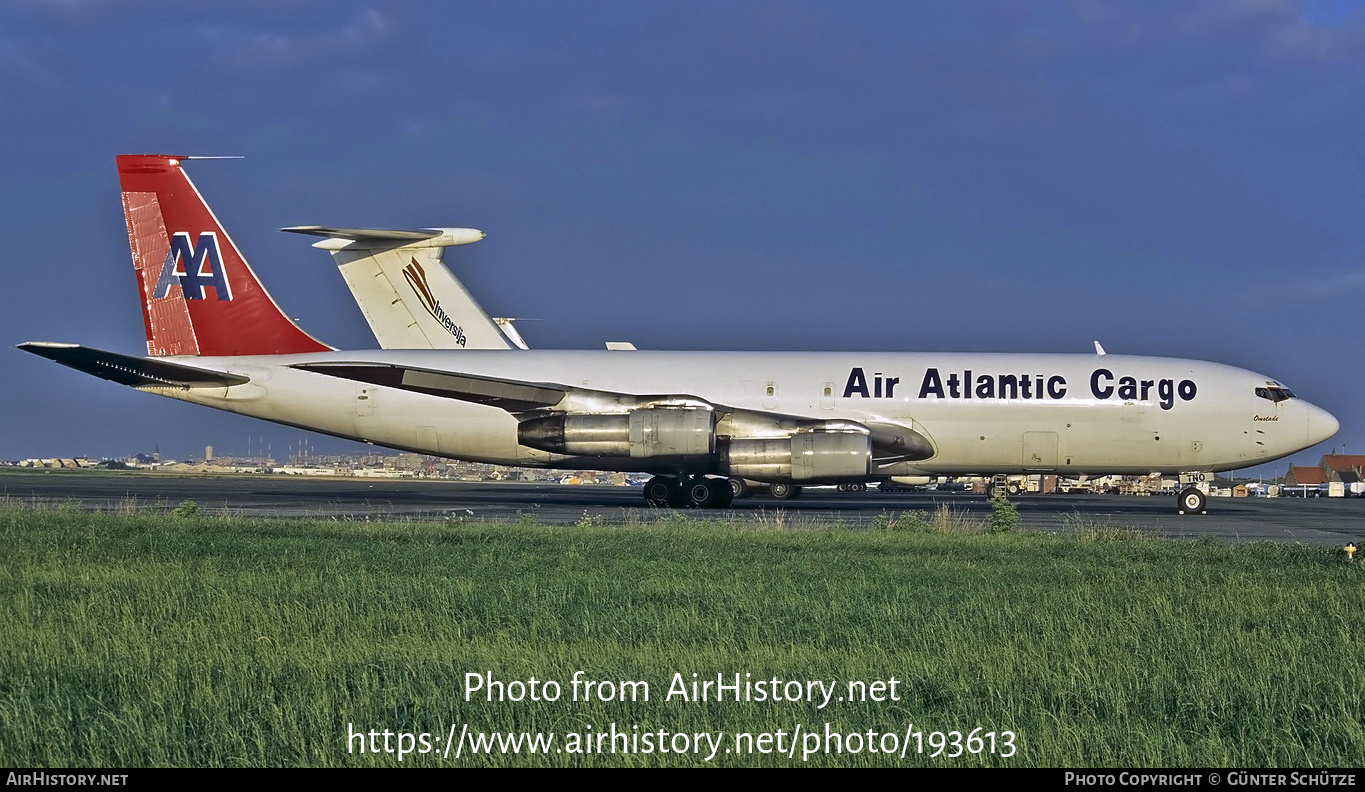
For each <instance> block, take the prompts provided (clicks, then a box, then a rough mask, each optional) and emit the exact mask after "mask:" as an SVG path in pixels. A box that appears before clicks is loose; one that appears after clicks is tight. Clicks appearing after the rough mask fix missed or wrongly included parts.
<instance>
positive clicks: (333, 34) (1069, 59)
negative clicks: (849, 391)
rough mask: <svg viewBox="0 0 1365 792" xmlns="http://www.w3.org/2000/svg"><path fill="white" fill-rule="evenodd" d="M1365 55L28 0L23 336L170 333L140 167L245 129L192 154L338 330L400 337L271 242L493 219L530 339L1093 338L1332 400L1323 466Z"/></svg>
mask: <svg viewBox="0 0 1365 792" xmlns="http://www.w3.org/2000/svg"><path fill="white" fill-rule="evenodd" d="M1362 67H1365V8H1362V3H1359V2H1343V1H1342V0H1316V1H1311V2H1289V1H1288V0H1284V1H1281V0H1247V1H1245V2H1225V1H1222V0H1182V1H1181V2H1148V3H1108V2H1080V1H1078V2H1059V3H1024V2H1000V3H975V4H961V3H913V4H912V3H872V2H855V3H839V4H835V3H803V2H772V3H768V2H747V3H734V2H724V3H705V2H687V3H664V2H642V1H641V0H632V1H631V2H621V3H612V2H600V1H599V2H592V3H585V4H570V3H551V2H528V3H518V2H499V3H458V2H450V3H432V4H418V3H382V4H379V3H368V4H367V3H349V2H332V3H326V4H314V3H299V2H238V3H232V4H221V5H209V4H185V3H170V2H127V3H118V4H110V3H100V2H93V1H91V2H85V1H83V0H65V1H63V0H48V1H47V2H38V1H36V0H35V1H32V2H30V1H27V0H11V2H7V3H5V4H4V5H3V6H0V107H3V108H4V121H3V123H0V139H2V140H3V142H4V144H5V148H6V150H8V151H10V152H11V160H10V164H9V166H8V167H7V169H6V176H5V179H4V189H3V190H2V191H0V210H3V211H2V213H0V216H3V218H4V219H5V223H6V226H7V228H6V229H5V230H6V234H5V237H6V240H7V242H8V244H7V246H6V247H7V251H6V252H7V256H6V259H7V261H6V272H7V273H8V280H9V288H8V289H6V290H5V293H4V297H3V300H4V303H3V304H4V308H5V309H4V311H0V330H3V332H2V333H0V337H3V338H4V339H7V343H10V344H13V343H19V342H22V341H27V340H62V341H76V342H80V343H85V344H89V345H92V346H97V347H103V348H107V349H114V350H119V351H124V352H133V353H136V352H140V351H143V350H144V349H145V346H144V338H143V333H142V326H141V320H140V316H139V311H138V307H137V295H136V291H135V286H134V283H133V278H132V274H131V266H130V263H129V254H128V249H127V238H126V236H125V233H124V230H123V219H122V214H121V211H120V206H119V198H118V185H117V178H116V174H115V171H114V163H113V158H114V155H116V154H121V153H157V152H169V153H190V154H237V155H244V156H245V157H246V159H245V160H227V161H221V162H202V163H193V164H192V168H191V170H190V174H191V177H192V178H193V179H194V180H195V182H196V184H197V185H198V187H199V189H200V191H201V192H202V193H203V194H204V195H205V197H206V198H207V199H208V201H209V202H210V204H211V205H212V206H213V208H214V209H215V211H216V212H217V214H218V216H219V218H220V219H221V220H222V221H223V222H224V224H225V225H226V226H227V228H228V229H229V231H230V232H231V233H232V235H233V237H234V239H235V240H236V242H237V243H238V245H239V246H240V247H241V248H242V250H243V252H244V253H245V254H246V256H247V258H248V259H249V260H250V261H251V262H252V265H253V267H254V268H255V269H256V270H257V272H258V274H259V275H260V276H261V278H262V280H263V281H264V282H265V283H266V285H267V287H268V288H270V290H271V292H272V294H273V295H274V297H275V298H276V300H277V301H278V302H279V303H280V304H281V305H282V306H283V307H284V308H285V310H286V311H287V312H288V313H289V314H290V315H292V316H295V317H297V318H298V319H299V320H300V322H301V324H302V325H303V326H304V327H305V328H306V329H308V330H309V331H311V332H313V333H314V334H315V335H317V336H319V337H320V338H322V339H323V340H325V341H327V342H329V343H332V344H334V345H337V346H342V347H352V348H355V347H372V346H374V341H373V338H372V337H371V336H370V335H369V333H368V331H367V329H366V328H365V324H364V320H363V319H362V317H361V316H360V314H359V312H358V310H357V309H356V307H355V305H354V303H353V301H352V300H351V299H350V297H349V295H348V293H347V292H346V289H345V286H344V284H343V283H342V281H341V278H340V276H339V275H338V274H337V273H336V271H335V268H334V267H333V266H332V264H331V262H330V259H329V258H328V257H327V256H326V255H325V254H324V253H322V252H320V251H317V250H313V249H311V248H309V247H308V240H307V239H306V238H302V237H297V236H294V235H289V234H281V233H278V231H276V230H275V229H278V228H279V227H281V226H287V225H300V224H329V225H361V226H375V227H384V226H394V227H412V226H432V225H454V226H472V227H477V228H481V229H483V230H485V231H487V232H488V238H487V239H486V240H485V241H484V242H481V243H479V244H478V245H474V246H471V247H467V248H462V249H457V250H454V251H452V252H451V255H450V256H448V261H449V262H450V263H451V264H452V266H453V267H454V269H455V270H456V272H457V273H458V274H459V275H460V276H461V277H462V278H464V280H465V282H466V284H467V285H468V286H469V287H470V289H471V291H473V292H474V294H475V295H476V296H478V297H479V298H480V299H481V300H482V301H483V302H484V304H485V306H486V307H487V308H488V309H489V310H490V311H491V312H492V313H494V314H495V315H512V316H522V317H535V318H538V319H540V320H541V321H538V322H527V323H524V324H522V325H521V328H522V330H523V332H524V334H525V336H526V337H527V340H528V341H529V342H530V343H531V344H532V345H533V346H537V347H547V348H549V347H562V348H592V347H598V346H599V345H600V343H601V342H602V341H604V340H616V339H629V340H631V341H634V342H635V343H636V345H637V346H639V347H641V348H668V349H688V348H693V349H820V350H835V349H863V350H916V351H921V350H922V351H959V350H960V351H1020V352H1024V351H1040V352H1086V351H1089V350H1090V349H1091V340H1092V339H1100V340H1101V341H1102V342H1103V343H1104V345H1105V346H1106V348H1107V349H1108V350H1109V351H1110V352H1123V353H1132V354H1149V355H1164V356H1177V357H1191V358H1200V359H1207V360H1217V361H1220V362H1224V363H1230V364H1233V365H1238V366H1244V367H1246V368H1250V369H1252V370H1255V371H1260V372H1264V373H1266V374H1268V375H1271V376H1274V377H1276V378H1278V379H1280V380H1282V381H1284V382H1285V383H1287V384H1289V385H1290V386H1291V387H1293V388H1294V389H1295V390H1296V391H1298V392H1299V393H1300V394H1301V395H1302V396H1304V397H1305V398H1308V399H1309V400H1310V401H1313V402H1314V403H1317V404H1320V405H1321V406H1323V407H1325V408H1326V409H1328V410H1330V411H1331V412H1333V413H1334V414H1335V415H1337V417H1338V418H1339V419H1340V420H1341V423H1342V431H1341V433H1340V434H1339V435H1338V436H1337V437H1336V438H1334V439H1333V440H1332V441H1329V442H1328V443H1327V444H1325V446H1324V447H1322V448H1318V449H1314V450H1311V451H1306V452H1303V453H1301V454H1299V455H1298V456H1297V457H1296V461H1303V462H1315V461H1316V460H1317V457H1318V455H1319V454H1320V453H1322V452H1324V451H1327V450H1331V449H1332V448H1333V447H1335V448H1337V449H1339V450H1340V449H1344V450H1346V451H1354V452H1361V451H1365V428H1363V427H1362V424H1361V420H1360V405H1361V396H1360V394H1362V393H1365V367H1363V366H1362V365H1361V363H1362V353H1361V345H1360V341H1359V338H1360V329H1361V324H1362V323H1361V305H1362V299H1363V298H1365V255H1363V254H1365V222H1362V221H1365V172H1363V171H1365V167H1362V130H1365V69H1363V68H1362ZM0 377H2V378H3V381H4V382H5V383H7V384H8V386H9V401H8V405H7V407H6V408H5V410H4V413H3V415H4V421H3V424H0V427H2V431H0V458H20V457H26V456H34V455H62V456H70V455H81V454H84V455H88V456H92V457H97V456H105V455H115V454H126V453H130V452H134V451H140V450H146V449H150V448H151V447H152V446H153V445H159V446H160V447H161V449H162V451H163V452H165V453H166V454H167V455H173V456H190V455H194V454H199V453H202V449H203V446H204V445H208V444H212V445H214V446H215V448H217V449H218V451H219V453H244V452H245V451H246V438H247V437H248V436H250V437H252V438H265V442H267V443H269V444H271V445H272V447H273V448H274V450H275V451H276V454H277V455H280V453H281V451H280V450H281V449H283V448H285V447H287V445H288V444H289V443H291V442H297V440H298V438H299V437H300V433H299V432H298V431H296V430H290V429H285V428H277V427H274V426H271V425H269V424H265V423H262V422H257V421H251V420H248V419H243V418H237V417H234V416H230V415H225V414H220V413H216V412H213V411H210V410H206V409H203V408H197V407H193V406H190V405H184V404H180V403H177V402H173V401H169V400H164V399H159V398H154V397H151V396H147V395H144V394H138V393H135V392H131V391H128V390H127V389H124V388H121V387H119V386H116V385H113V384H111V383H103V382H99V381H96V380H93V379H90V378H88V377H85V376H83V375H80V374H78V373H76V372H73V371H70V370H67V369H63V368H61V367H59V366H56V365H54V364H52V363H50V362H47V361H43V360H41V359H38V358H36V357H33V356H30V355H26V354H24V353H22V352H19V351H17V350H11V351H10V352H6V353H0ZM252 442H253V444H254V443H256V442H257V441H256V440H253V441H252ZM314 443H315V446H316V448H318V449H319V450H343V449H352V448H356V446H354V445H352V444H348V443H344V442H342V441H338V440H332V439H327V438H320V437H318V438H315V439H314ZM1273 467H1274V468H1275V469H1276V470H1277V471H1278V472H1283V468H1284V463H1282V462H1281V463H1276V464H1275V465H1274V466H1273Z"/></svg>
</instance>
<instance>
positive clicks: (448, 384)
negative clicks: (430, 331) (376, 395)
mask: <svg viewBox="0 0 1365 792" xmlns="http://www.w3.org/2000/svg"><path fill="white" fill-rule="evenodd" d="M294 368H297V369H303V370H304V371H314V372H317V373H319V374H327V375H328V376H332V377H340V378H341V379H349V380H355V381H356V382H368V383H370V384H372V385H380V386H383V387H388V388H398V389H400V390H406V391H414V392H416V393H425V394H428V395H431V396H440V397H442V398H446V399H458V400H460V401H467V402H474V403H475V404H487V405H489V406H492V407H498V408H500V409H503V410H506V411H508V412H511V413H517V412H524V411H526V410H540V409H545V408H546V407H553V406H555V405H556V404H559V403H560V402H561V401H563V400H564V397H565V395H567V394H568V389H567V388H565V387H563V386H560V385H550V384H541V383H534V382H518V381H516V380H504V379H497V378H494V377H476V376H473V375H471V374H454V373H450V372H446V371H431V370H429V369H419V368H408V367H404V366H390V365H383V364H373V363H299V364H297V365H295V366H294Z"/></svg>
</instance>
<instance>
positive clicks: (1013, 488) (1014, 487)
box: [1005, 481, 1019, 495]
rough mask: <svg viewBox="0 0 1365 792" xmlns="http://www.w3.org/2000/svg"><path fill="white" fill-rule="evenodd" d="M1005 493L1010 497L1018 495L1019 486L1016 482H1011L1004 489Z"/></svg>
mask: <svg viewBox="0 0 1365 792" xmlns="http://www.w3.org/2000/svg"><path fill="white" fill-rule="evenodd" d="M1005 491H1006V492H1008V493H1009V494H1011V495H1018V494H1019V485H1018V484H1017V483H1016V482H1013V481H1011V482H1010V483H1009V485H1008V486H1006V487H1005Z"/></svg>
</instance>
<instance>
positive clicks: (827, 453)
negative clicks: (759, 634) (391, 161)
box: [20, 155, 1338, 512]
mask: <svg viewBox="0 0 1365 792" xmlns="http://www.w3.org/2000/svg"><path fill="white" fill-rule="evenodd" d="M185 160H186V158H185V157H180V156H151V155H148V156H143V155H136V156H120V157H118V158H117V163H118V172H119V181H120V185H121V187H122V192H123V209H124V216H125V219H126V221H127V226H128V239H129V244H130V246H131V248H132V257H133V266H134V275H135V277H136V278H137V282H138V290H139V294H140V295H141V301H142V315H143V320H144V324H145V328H146V333H147V356H145V357H139V356H134V355H125V354H120V353H116V352H106V351H103V350H99V349H94V348H90V347H85V346H80V345H76V344H63V343H52V342H33V343H27V344H21V345H20V348H21V349H24V350H26V351H29V352H32V353H34V354H37V355H41V356H43V357H47V358H50V359H52V360H55V361H57V362H59V363H62V364H64V365H67V366H70V367H72V368H75V369H78V370H80V371H84V372H87V373H90V374H94V375H95V376H98V377H102V378H104V379H108V380H112V381H114V382H118V383H121V384H124V385H128V386H131V387H134V388H137V389H138V390H142V391H146V392H149V393H155V394H158V395H161V396H168V397H171V398H176V399H182V400H184V401H189V402H193V403H195V404H201V405H204V406H207V407H214V408H217V409H221V410H228V411H231V412H235V413H240V414H242V415H249V416H252V417H256V418H261V419H264V420H268V421H275V422H277V423H282V424H286V425H289V426H295V427H299V428H304V429H310V430H313V431H317V432H323V433H326V434H331V435H335V436H338V437H344V438H349V439H352V440H360V441H364V442H368V443H374V444H377V445H382V446H387V447H390V448H396V449H403V450H408V451H416V452H419V453H424V454H433V455H437V456H443V457H449V458H453V459H465V460H472V461H478V462H489V463H495V464H503V465H520V466H531V467H546V468H562V469H596V470H620V471H645V472H649V473H652V474H654V478H653V479H651V480H650V481H649V483H648V484H646V486H645V498H646V500H647V501H648V502H649V504H650V505H653V506H697V507H709V506H724V505H726V504H728V503H729V498H730V494H731V490H730V487H729V486H728V484H727V482H726V480H725V478H724V477H727V476H734V477H742V478H746V479H750V480H755V481H764V482H772V483H779V484H787V485H791V486H792V487H800V486H803V485H814V484H834V483H849V482H866V481H876V480H881V479H886V478H888V477H891V476H913V475H963V474H975V475H989V474H995V473H1043V472H1048V473H1059V474H1066V475H1079V474H1083V473H1088V474H1097V475H1098V474H1110V473H1117V474H1148V473H1154V472H1159V473H1195V472H1204V473H1207V472H1211V471H1223V470H1233V469H1236V468H1241V467H1247V466H1249V465H1255V464H1259V463H1262V462H1266V461H1269V460H1272V459H1277V458H1279V457H1283V456H1286V455H1288V454H1292V453H1294V452H1296V451H1299V450H1301V449H1304V448H1307V447H1309V446H1312V445H1315V444H1316V443H1319V442H1321V441H1323V440H1325V439H1327V438H1329V437H1331V436H1332V435H1333V434H1335V433H1336V431H1337V428H1338V425H1337V421H1336V419H1335V418H1333V417H1332V416H1331V415H1330V414H1328V413H1327V412H1326V411H1324V410H1322V409H1320V408H1318V407H1315V406H1313V405H1312V404H1309V403H1308V402H1306V401H1304V400H1303V399H1300V398H1297V397H1296V396H1295V395H1294V393H1293V392H1292V391H1290V390H1289V389H1288V388H1286V387H1284V386H1283V385H1281V384H1280V383H1279V382H1277V381H1275V380H1274V379H1272V378H1270V377H1267V376H1265V375H1262V374H1257V373H1254V372H1251V371H1246V370H1244V369H1239V368H1234V367H1231V366H1225V365H1221V364H1218V363H1210V362H1203V361H1195V360H1182V359H1177V358H1158V357H1133V356H1123V355H1104V356H1099V355H1088V354H1087V355H1060V354H978V353H923V352H916V353H889V352H819V353H813V352H675V351H636V352H630V353H628V354H622V353H619V352H611V351H606V350H602V351H556V350H520V349H462V350H454V351H452V350H448V349H407V350H405V349H383V350H362V351H344V350H337V349H334V348H332V347H329V346H328V345H326V344H324V343H322V342H321V341H318V340H317V339H315V338H313V337H312V336H310V335H308V334H307V333H305V332H304V331H303V330H301V329H300V328H299V327H297V326H296V325H295V324H294V323H293V322H292V321H291V320H290V319H289V318H288V317H286V316H285V314H284V313H283V312H282V311H281V310H280V309H279V307H278V306H277V305H276V304H275V302H274V301H273V300H272V299H271V297H270V295H269V294H267V293H266V291H265V289H264V288H263V287H262V286H261V284H260V282H259V280H258V279H257V278H256V275H255V273H254V272H253V271H252V270H251V268H250V267H249V266H248V265H247V263H246V261H245V259H243V258H242V256H241V254H240V253H239V252H238V250H237V248H236V246H235V245H234V244H233V243H232V241H231V239H230V238H229V237H228V236H227V234H226V232H225V231H224V230H223V228H222V226H221V225H220V224H219V222H218V220H217V219H216V218H215V217H214V215H213V213H212V212H211V211H210V210H209V208H208V206H207V204H206V203H205V202H204V200H203V199H202V197H201V196H200V195H199V193H198V192H197V191H196V190H195V188H194V186H193V184H191V183H190V181H189V178H188V177H187V176H186V174H185V172H184V170H183V162H184V161H185ZM334 231H338V229H328V230H327V234H328V236H329V238H338V237H336V236H335V235H334V234H333V233H332V232H334ZM458 231H460V230H459V229H453V230H442V229H433V230H432V231H428V232H416V233H417V234H418V236H417V237H413V238H410V239H409V240H408V241H409V242H412V241H419V239H420V238H427V239H431V240H437V239H438V238H439V237H440V236H441V235H449V236H451V237H452V240H453V239H454V237H455V234H456V232H458ZM423 234H426V235H427V236H425V237H423V236H422V235H423ZM399 241H402V240H399ZM438 319H439V317H438ZM485 329H486V328H485ZM466 332H467V331H466ZM489 345H491V346H495V345H496V344H493V343H492V341H491V340H490V341H489ZM1177 502H1178V508H1179V509H1180V511H1182V512H1202V511H1204V510H1205V506H1206V503H1205V496H1204V494H1203V493H1202V492H1200V491H1199V490H1197V489H1194V488H1188V489H1185V490H1184V491H1182V492H1181V493H1180V497H1179V498H1178V499H1177Z"/></svg>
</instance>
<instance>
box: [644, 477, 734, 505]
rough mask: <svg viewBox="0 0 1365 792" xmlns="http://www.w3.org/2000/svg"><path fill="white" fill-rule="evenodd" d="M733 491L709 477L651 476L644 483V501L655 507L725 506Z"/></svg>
mask: <svg viewBox="0 0 1365 792" xmlns="http://www.w3.org/2000/svg"><path fill="white" fill-rule="evenodd" d="M734 499H735V491H734V489H732V488H731V486H730V482H729V481H728V480H727V479H723V478H715V477H713V476H686V477H682V478H679V477H678V476H655V477H654V478H652V479H650V480H649V481H648V482H646V483H645V503H648V504H649V505H650V506H651V507H653V508H656V509H664V508H674V509H727V508H729V507H730V502H731V501H733V500H734Z"/></svg>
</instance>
